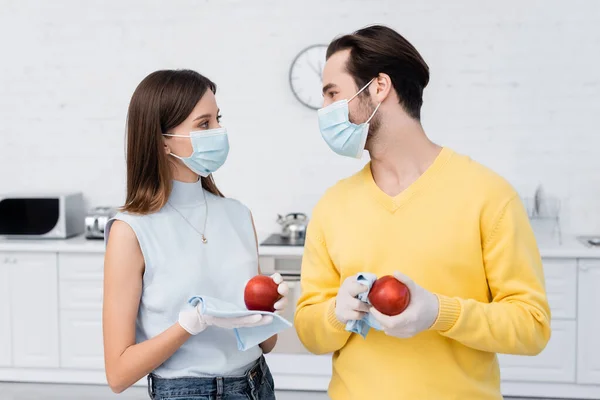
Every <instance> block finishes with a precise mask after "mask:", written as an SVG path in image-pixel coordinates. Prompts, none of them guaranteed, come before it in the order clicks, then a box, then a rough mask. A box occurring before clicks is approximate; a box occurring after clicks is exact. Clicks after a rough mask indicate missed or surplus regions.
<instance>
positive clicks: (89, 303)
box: [59, 281, 103, 310]
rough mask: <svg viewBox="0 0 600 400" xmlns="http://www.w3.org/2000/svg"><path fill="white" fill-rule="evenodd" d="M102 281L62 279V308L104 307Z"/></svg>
mask: <svg viewBox="0 0 600 400" xmlns="http://www.w3.org/2000/svg"><path fill="white" fill-rule="evenodd" d="M102 289H103V288H102V281H61V282H60V296H59V297H60V308H61V309H63V310H90V309H92V310H95V309H101V308H102V294H103V293H102Z"/></svg>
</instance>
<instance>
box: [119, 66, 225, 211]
mask: <svg viewBox="0 0 600 400" xmlns="http://www.w3.org/2000/svg"><path fill="white" fill-rule="evenodd" d="M207 90H210V91H212V92H213V93H216V92H217V86H216V85H215V84H214V83H213V82H211V81H210V80H209V79H208V78H206V77H204V76H202V75H200V74H199V73H197V72H195V71H190V70H162V71H156V72H153V73H151V74H150V75H148V76H147V77H146V78H144V80H143V81H142V82H141V83H140V84H139V85H138V87H137V88H136V89H135V92H134V93H133V96H132V98H131V102H130V103H129V110H128V113H127V197H126V201H125V205H124V206H123V207H122V210H123V211H127V212H130V213H135V214H150V213H153V212H156V211H158V210H160V209H161V208H162V207H163V206H164V205H165V204H166V202H167V200H168V199H169V195H170V194H171V189H172V179H173V177H172V172H171V168H170V167H169V162H173V161H172V160H169V159H168V158H167V157H168V155H167V154H166V153H165V151H164V142H163V135H162V134H163V133H164V132H168V131H169V130H171V129H173V128H175V127H176V126H178V125H179V124H181V123H182V122H183V121H185V119H186V118H187V117H188V116H189V115H190V114H191V112H192V110H193V109H194V107H195V106H196V104H198V102H199V101H200V99H201V98H202V96H204V94H205V93H206V91H207ZM201 180H202V187H203V188H204V189H206V190H207V191H209V192H210V193H212V194H214V195H217V196H220V197H223V194H222V193H221V192H220V191H219V189H218V188H217V185H216V184H215V181H214V179H213V177H212V175H209V176H208V177H207V178H204V177H202V178H201Z"/></svg>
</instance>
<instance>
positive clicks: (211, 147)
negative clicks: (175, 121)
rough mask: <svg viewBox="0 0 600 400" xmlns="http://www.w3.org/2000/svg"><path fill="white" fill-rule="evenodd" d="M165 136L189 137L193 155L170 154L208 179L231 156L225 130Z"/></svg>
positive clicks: (217, 129) (218, 129) (166, 134)
mask: <svg viewBox="0 0 600 400" xmlns="http://www.w3.org/2000/svg"><path fill="white" fill-rule="evenodd" d="M163 135H164V136H172V137H189V138H190V140H191V142H192V154H190V156H189V157H180V156H178V155H176V154H173V153H169V154H171V155H172V156H173V157H175V158H178V159H180V160H181V161H183V163H184V164H185V165H186V166H187V167H188V168H189V169H190V170H192V171H193V172H194V173H196V174H198V175H200V176H202V177H205V178H206V177H207V176H208V175H210V174H212V173H213V172H215V171H216V170H218V169H219V168H221V166H222V165H223V164H225V160H227V155H228V154H229V139H228V137H227V130H226V129H225V128H216V129H208V130H205V131H195V132H190V134H189V136H187V135H174V134H171V133H163Z"/></svg>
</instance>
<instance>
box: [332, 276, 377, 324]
mask: <svg viewBox="0 0 600 400" xmlns="http://www.w3.org/2000/svg"><path fill="white" fill-rule="evenodd" d="M367 290H368V288H367V287H366V286H365V285H361V284H360V283H358V282H356V276H350V277H348V278H346V280H345V281H344V282H343V283H342V286H341V287H340V289H339V290H338V294H337V297H336V298H335V316H336V318H337V319H338V321H340V322H341V323H343V324H345V323H346V322H348V321H352V320H360V319H362V318H363V317H364V316H365V315H366V313H367V312H369V305H368V304H366V303H363V302H362V301H360V300H359V299H357V298H356V296H358V295H359V294H360V293H363V292H366V291H367Z"/></svg>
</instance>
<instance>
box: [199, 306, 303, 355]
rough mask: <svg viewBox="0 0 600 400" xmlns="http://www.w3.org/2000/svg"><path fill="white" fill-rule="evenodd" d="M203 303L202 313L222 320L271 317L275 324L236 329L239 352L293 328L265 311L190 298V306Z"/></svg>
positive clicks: (286, 321)
mask: <svg viewBox="0 0 600 400" xmlns="http://www.w3.org/2000/svg"><path fill="white" fill-rule="evenodd" d="M198 303H201V304H202V306H201V310H202V313H203V314H205V315H212V316H213V317H220V318H235V317H245V316H247V315H254V314H262V315H271V316H272V317H273V322H271V323H270V324H268V325H262V326H256V327H253V328H235V329H234V330H233V331H234V332H235V336H236V338H237V346H238V349H239V350H242V351H246V350H248V349H251V348H253V347H255V346H258V345H259V344H260V343H262V342H264V341H265V340H267V339H268V338H270V337H271V336H273V335H275V334H277V333H279V332H282V331H284V330H286V329H288V328H290V327H291V326H292V324H291V322H289V321H288V320H286V319H285V318H283V317H282V316H280V315H277V314H275V313H272V312H265V311H249V310H247V309H246V308H244V307H240V306H237V305H235V304H233V303H229V302H227V301H224V300H219V299H215V298H214V297H209V296H194V297H192V298H190V300H189V304H190V306H194V307H195V306H197V305H198Z"/></svg>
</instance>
